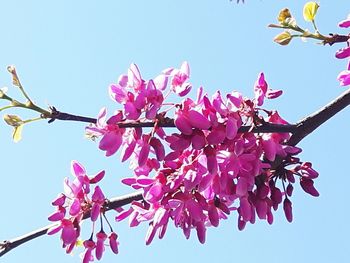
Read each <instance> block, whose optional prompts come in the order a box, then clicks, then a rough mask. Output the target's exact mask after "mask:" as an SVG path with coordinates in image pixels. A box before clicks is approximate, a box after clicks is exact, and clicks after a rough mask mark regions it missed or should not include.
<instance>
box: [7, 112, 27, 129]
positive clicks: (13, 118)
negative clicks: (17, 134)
mask: <svg viewBox="0 0 350 263" xmlns="http://www.w3.org/2000/svg"><path fill="white" fill-rule="evenodd" d="M4 121H5V122H6V123H7V124H8V125H10V126H12V127H18V126H20V125H22V124H23V121H22V119H21V118H20V117H18V116H17V115H10V114H6V115H4Z"/></svg>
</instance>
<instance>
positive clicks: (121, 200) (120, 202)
mask: <svg viewBox="0 0 350 263" xmlns="http://www.w3.org/2000/svg"><path fill="white" fill-rule="evenodd" d="M138 200H142V193H141V192H134V193H131V194H127V195H123V196H119V197H115V198H112V199H110V200H109V201H108V202H106V205H105V211H109V210H112V209H116V208H118V207H122V206H124V205H127V204H130V203H131V202H132V201H138ZM89 217H90V214H89V213H87V214H85V215H84V217H83V218H84V219H87V218H89ZM58 224H59V223H54V224H50V225H47V226H45V227H43V228H39V229H37V230H34V231H32V232H30V233H27V234H25V235H23V236H19V237H16V238H14V239H11V240H5V241H3V242H1V243H0V257H2V256H3V255H5V254H6V253H8V252H10V251H11V250H12V249H14V248H16V247H18V246H20V245H22V244H24V243H27V242H28V241H30V240H33V239H35V238H38V237H40V236H43V235H45V234H46V233H47V232H48V230H49V229H50V228H52V227H54V226H57V225H58Z"/></svg>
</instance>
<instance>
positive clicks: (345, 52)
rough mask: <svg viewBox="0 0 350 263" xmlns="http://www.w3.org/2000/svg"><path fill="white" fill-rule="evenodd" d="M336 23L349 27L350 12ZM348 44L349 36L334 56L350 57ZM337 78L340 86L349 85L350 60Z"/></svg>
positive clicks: (340, 57) (349, 41) (349, 42)
mask: <svg viewBox="0 0 350 263" xmlns="http://www.w3.org/2000/svg"><path fill="white" fill-rule="evenodd" d="M338 25H339V26H340V27H344V28H349V27H350V14H349V15H348V17H347V18H346V19H345V20H343V21H341V22H340V23H339V24H338ZM349 44H350V38H349V40H348V42H347V46H346V47H345V48H342V49H339V50H338V51H337V52H336V54H335V56H336V58H339V59H344V58H349V57H350V46H349ZM337 79H338V80H339V81H340V85H341V86H347V85H350V60H349V63H348V67H347V69H346V70H343V71H342V72H340V73H339V75H338V77H337Z"/></svg>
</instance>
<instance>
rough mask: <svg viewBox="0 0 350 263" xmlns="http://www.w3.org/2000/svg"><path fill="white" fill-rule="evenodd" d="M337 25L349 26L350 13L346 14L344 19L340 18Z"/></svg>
mask: <svg viewBox="0 0 350 263" xmlns="http://www.w3.org/2000/svg"><path fill="white" fill-rule="evenodd" d="M338 26H340V27H346V28H347V27H350V14H349V15H348V17H347V18H346V19H345V20H342V21H340V22H339V24H338Z"/></svg>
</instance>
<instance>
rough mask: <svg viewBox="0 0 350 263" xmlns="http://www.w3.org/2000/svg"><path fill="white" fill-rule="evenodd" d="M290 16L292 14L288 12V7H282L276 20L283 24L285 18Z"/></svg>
mask: <svg viewBox="0 0 350 263" xmlns="http://www.w3.org/2000/svg"><path fill="white" fill-rule="evenodd" d="M291 17H292V15H291V14H290V12H289V9H288V8H284V9H282V10H281V11H280V13H279V14H278V17H277V19H278V21H279V22H280V23H281V24H284V23H286V20H287V19H288V18H291Z"/></svg>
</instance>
